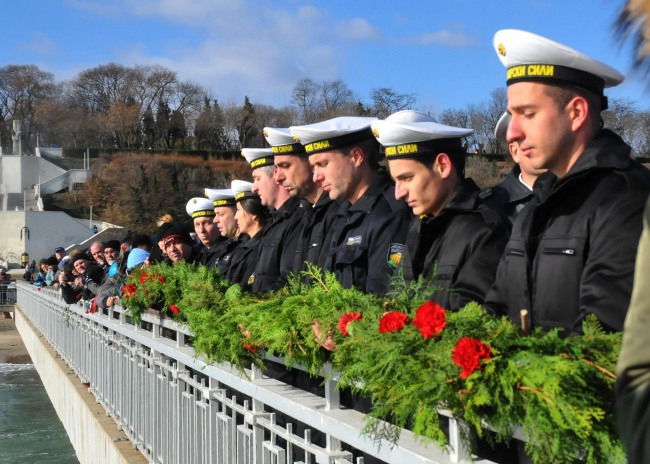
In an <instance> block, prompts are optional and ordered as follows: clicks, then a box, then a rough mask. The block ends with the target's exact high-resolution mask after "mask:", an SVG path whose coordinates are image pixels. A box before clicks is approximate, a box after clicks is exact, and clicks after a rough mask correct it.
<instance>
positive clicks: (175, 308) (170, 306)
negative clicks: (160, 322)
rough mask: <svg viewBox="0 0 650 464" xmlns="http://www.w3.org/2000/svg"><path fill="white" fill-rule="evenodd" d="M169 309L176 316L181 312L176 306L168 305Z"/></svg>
mask: <svg viewBox="0 0 650 464" xmlns="http://www.w3.org/2000/svg"><path fill="white" fill-rule="evenodd" d="M169 309H171V310H172V312H173V313H174V314H178V313H180V312H181V310H180V309H178V306H176V305H169Z"/></svg>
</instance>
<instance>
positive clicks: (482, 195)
mask: <svg viewBox="0 0 650 464" xmlns="http://www.w3.org/2000/svg"><path fill="white" fill-rule="evenodd" d="M493 193H494V192H493V191H492V188H491V187H488V188H484V189H483V190H481V191H480V192H479V193H478V197H479V198H480V199H481V200H485V199H486V198H489V197H491V196H492V194H493Z"/></svg>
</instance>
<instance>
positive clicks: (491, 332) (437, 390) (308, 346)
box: [123, 263, 625, 464]
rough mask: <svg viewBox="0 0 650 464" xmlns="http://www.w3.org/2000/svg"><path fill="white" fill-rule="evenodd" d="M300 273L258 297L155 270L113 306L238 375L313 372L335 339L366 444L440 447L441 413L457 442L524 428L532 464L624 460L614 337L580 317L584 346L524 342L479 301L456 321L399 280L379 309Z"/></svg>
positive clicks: (538, 334)
mask: <svg viewBox="0 0 650 464" xmlns="http://www.w3.org/2000/svg"><path fill="white" fill-rule="evenodd" d="M308 274H309V277H310V279H311V281H312V282H313V283H312V285H310V286H306V285H304V284H303V285H301V284H300V282H299V280H298V279H293V280H291V281H290V283H289V285H287V287H285V288H284V289H282V290H280V291H278V292H274V293H270V294H268V295H265V296H263V297H260V296H256V295H251V294H246V293H243V292H242V291H241V288H240V287H239V286H238V285H233V286H231V285H230V284H229V283H228V282H227V281H225V280H224V279H223V278H222V277H221V276H220V275H219V273H218V272H217V271H216V270H214V269H208V268H205V267H198V268H197V267H195V266H193V265H189V264H185V263H178V264H175V265H174V266H172V267H170V266H166V265H155V266H150V267H148V268H145V269H143V270H140V271H137V272H136V273H135V274H133V275H132V276H131V277H130V280H129V282H128V283H127V284H126V285H125V289H124V297H123V303H124V305H125V306H126V307H127V308H128V309H129V311H130V313H131V315H132V316H133V317H134V318H135V319H136V320H137V319H138V318H139V316H140V314H141V313H142V311H144V310H146V309H147V308H151V307H153V308H158V309H160V310H161V311H163V312H170V313H171V312H178V314H174V315H173V317H174V318H175V319H177V320H179V321H182V322H184V323H186V324H187V325H188V327H189V328H190V330H191V331H192V332H193V334H194V337H193V344H194V348H195V350H196V353H197V354H205V355H206V356H207V360H208V362H213V361H214V362H224V361H227V362H230V363H232V364H233V365H235V366H237V367H238V368H239V369H240V370H242V371H243V370H244V368H247V367H249V366H250V363H251V362H253V363H256V364H257V365H258V366H260V367H263V364H264V353H265V352H268V353H269V354H273V355H275V356H277V357H283V358H285V362H286V364H287V366H289V367H291V366H292V365H294V364H301V365H302V366H304V367H305V368H306V369H307V370H308V371H309V372H310V373H311V374H312V375H314V376H316V375H323V365H324V363H325V362H326V360H327V359H328V356H327V355H326V352H325V351H324V350H323V349H322V347H321V344H323V343H324V342H325V341H326V338H328V337H331V339H333V341H334V342H336V349H335V351H334V353H333V355H332V356H331V358H330V359H329V361H330V362H331V363H332V364H333V367H334V368H335V369H336V370H337V371H339V372H340V381H339V384H340V385H341V386H345V387H350V388H352V389H353V390H354V391H356V392H358V393H360V394H362V395H367V396H369V397H371V398H372V405H373V406H372V411H371V412H370V414H368V416H367V422H366V427H365V429H364V432H365V433H367V434H369V435H370V436H372V437H373V438H375V439H381V438H385V439H388V440H389V441H391V442H394V441H395V440H396V439H397V437H398V436H399V433H400V430H401V429H402V428H404V427H408V428H410V429H411V430H412V431H413V432H414V433H415V434H416V435H418V436H420V437H421V438H422V439H423V440H431V441H434V442H435V443H437V444H439V445H441V446H446V444H447V438H446V436H445V434H444V432H443V430H442V429H441V427H440V423H439V419H438V412H437V410H439V409H445V410H448V411H450V413H451V414H452V415H453V416H454V417H456V418H458V419H460V420H463V421H465V422H466V423H467V425H468V427H467V430H466V431H467V436H465V439H466V440H470V439H471V437H472V436H474V435H478V436H480V437H485V439H487V440H488V441H490V442H507V441H508V440H509V439H510V438H511V436H512V433H513V431H514V429H515V427H517V426H521V427H522V430H523V433H524V435H525V437H526V440H527V443H526V451H527V453H528V454H529V455H530V456H532V458H533V461H534V462H536V463H548V462H554V463H563V462H567V463H569V462H573V461H574V460H575V459H576V458H579V459H581V460H583V461H585V462H587V463H590V464H592V463H593V464H595V463H602V462H622V461H623V460H624V457H625V455H624V451H623V448H622V444H621V441H620V439H619V437H618V433H617V427H616V420H615V415H614V404H613V398H614V395H613V389H614V383H615V380H616V377H615V375H614V374H613V372H614V369H615V365H616V360H617V359H618V353H619V350H620V345H621V340H622V335H621V334H620V333H619V334H607V333H605V332H604V331H603V330H602V328H601V327H600V324H599V323H598V321H597V320H596V318H595V317H593V316H590V317H588V318H587V319H586V320H585V322H584V324H583V332H584V334H583V335H579V336H572V337H567V338H563V337H561V336H560V335H559V333H558V331H557V330H551V331H549V332H544V331H542V330H541V329H537V330H534V331H532V333H530V334H528V335H524V334H523V333H522V331H521V329H520V328H519V327H517V326H515V325H514V324H513V323H512V322H511V321H510V320H509V319H508V318H507V317H495V316H492V315H489V314H488V313H487V312H486V311H485V310H484V309H483V308H482V307H481V306H480V305H478V304H474V303H473V304H468V305H467V306H466V307H465V308H463V309H461V310H460V311H458V312H453V313H452V312H446V311H444V309H443V308H440V307H439V306H437V305H436V304H434V303H431V302H427V301H426V300H427V298H426V296H427V295H431V294H432V293H433V292H434V291H435V290H436V289H435V287H434V285H433V283H432V282H428V281H424V280H418V281H416V282H413V283H410V284H406V283H405V282H404V281H403V279H402V278H401V276H399V275H398V276H396V277H395V278H394V280H393V286H392V288H393V289H394V290H393V291H392V292H391V293H390V294H389V295H387V296H386V297H385V298H377V297H375V296H372V295H367V294H364V293H361V292H359V291H357V290H355V289H345V288H343V287H342V286H341V285H340V283H339V282H338V281H337V280H336V278H335V277H334V275H333V274H329V273H327V274H325V275H323V274H322V273H321V272H320V271H319V270H318V269H316V268H314V267H311V268H310V269H309V271H308ZM129 286H130V287H129ZM314 321H318V325H319V327H320V329H321V330H320V333H321V336H320V339H317V338H316V337H315V334H314V331H313V328H312V325H313V323H314ZM486 428H489V429H491V430H493V431H494V432H495V433H492V434H486V433H485V429H486Z"/></svg>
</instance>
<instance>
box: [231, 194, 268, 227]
mask: <svg viewBox="0 0 650 464" xmlns="http://www.w3.org/2000/svg"><path fill="white" fill-rule="evenodd" d="M238 203H239V204H240V205H241V207H242V209H243V210H244V211H246V212H247V213H248V214H252V215H254V216H257V220H258V221H259V222H260V224H261V225H262V227H264V226H265V225H266V222H267V221H268V219H269V210H268V208H267V207H266V206H264V205H263V204H262V201H261V200H260V199H259V198H246V199H244V200H239V202H238Z"/></svg>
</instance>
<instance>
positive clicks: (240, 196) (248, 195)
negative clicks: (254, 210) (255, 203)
mask: <svg viewBox="0 0 650 464" xmlns="http://www.w3.org/2000/svg"><path fill="white" fill-rule="evenodd" d="M259 197H260V196H259V195H258V194H257V193H253V192H251V191H250V190H244V191H243V192H239V193H236V194H235V201H242V200H250V199H252V198H259Z"/></svg>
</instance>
